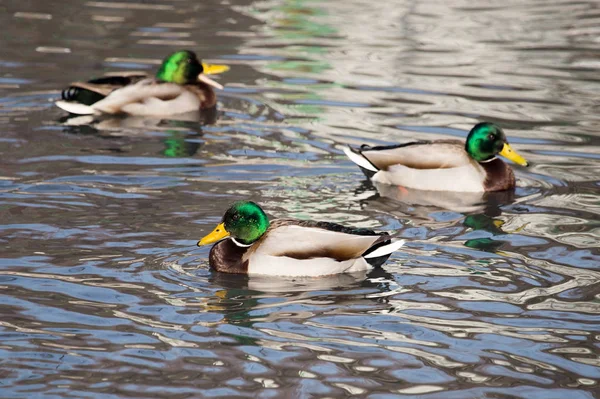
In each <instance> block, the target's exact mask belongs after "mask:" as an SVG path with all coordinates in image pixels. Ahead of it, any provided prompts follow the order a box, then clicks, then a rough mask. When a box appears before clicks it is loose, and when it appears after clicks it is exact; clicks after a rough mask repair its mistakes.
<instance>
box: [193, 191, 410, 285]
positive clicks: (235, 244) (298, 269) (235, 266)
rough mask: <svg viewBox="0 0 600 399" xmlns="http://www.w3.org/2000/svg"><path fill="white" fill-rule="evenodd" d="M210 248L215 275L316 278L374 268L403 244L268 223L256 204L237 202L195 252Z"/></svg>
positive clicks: (352, 232) (312, 225)
mask: <svg viewBox="0 0 600 399" xmlns="http://www.w3.org/2000/svg"><path fill="white" fill-rule="evenodd" d="M212 243H216V244H215V245H214V246H213V247H212V248H211V250H210V255H209V264H210V266H211V268H212V269H214V270H216V271H219V272H224V273H243V274H262V275H276V276H299V277H300V276H311V277H316V276H325V275H331V274H337V273H346V272H356V271H361V270H368V269H370V268H371V267H373V266H379V265H381V264H382V263H383V262H385V260H387V258H388V257H389V256H390V254H391V253H392V252H394V251H395V250H397V249H398V248H400V247H401V246H402V245H403V244H404V241H403V240H397V239H396V238H395V237H393V236H390V235H388V234H387V233H376V232H374V231H372V230H369V229H362V228H349V227H344V226H341V225H339V224H335V223H328V222H314V221H303V220H296V219H275V220H272V221H269V218H268V217H267V215H266V214H265V212H264V211H263V210H262V208H261V207H260V206H259V205H258V204H256V203H254V202H251V201H239V202H235V203H234V204H233V205H231V207H230V208H229V209H228V210H227V212H225V215H224V216H223V219H222V220H221V223H219V225H218V226H217V227H215V229H214V230H213V231H212V232H211V233H210V234H208V235H206V236H205V237H204V238H202V239H201V240H200V241H199V242H198V246H202V245H207V244H212Z"/></svg>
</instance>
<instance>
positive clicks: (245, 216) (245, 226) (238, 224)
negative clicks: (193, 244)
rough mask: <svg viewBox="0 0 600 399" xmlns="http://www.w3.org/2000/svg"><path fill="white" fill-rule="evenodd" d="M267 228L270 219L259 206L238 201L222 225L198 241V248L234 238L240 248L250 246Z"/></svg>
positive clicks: (232, 206)
mask: <svg viewBox="0 0 600 399" xmlns="http://www.w3.org/2000/svg"><path fill="white" fill-rule="evenodd" d="M267 228H269V218H268V217H267V215H266V214H265V212H264V211H263V210H262V208H261V207H260V206H258V204H256V203H254V202H252V201H238V202H235V203H234V204H233V205H231V207H230V208H229V209H228V210H227V212H225V215H224V216H223V219H222V220H221V223H220V224H219V225H218V226H217V227H215V229H214V230H213V231H212V232H211V233H210V234H208V235H206V236H204V237H203V238H202V239H201V240H200V241H198V246H201V245H206V244H212V243H213V242H217V241H219V240H222V239H224V238H227V237H232V239H233V240H234V241H235V243H236V244H238V245H240V246H248V245H251V244H252V243H253V242H255V241H256V240H258V239H259V238H260V237H261V236H262V235H263V234H265V232H266V231H267Z"/></svg>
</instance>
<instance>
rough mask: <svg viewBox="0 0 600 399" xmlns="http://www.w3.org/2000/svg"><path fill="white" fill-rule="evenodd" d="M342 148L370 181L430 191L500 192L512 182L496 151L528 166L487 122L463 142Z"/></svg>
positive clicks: (422, 142)
mask: <svg viewBox="0 0 600 399" xmlns="http://www.w3.org/2000/svg"><path fill="white" fill-rule="evenodd" d="M344 153H345V154H346V155H347V156H348V158H350V160H351V161H352V162H354V163H355V164H357V165H358V166H360V168H361V169H362V170H363V172H364V173H365V175H367V177H369V178H370V179H371V180H372V181H373V182H377V183H384V184H393V185H399V186H404V187H410V188H415V189H419V190H431V191H469V192H483V191H501V190H508V189H511V188H513V187H514V186H515V175H514V173H513V171H512V169H511V168H510V166H508V165H506V164H505V163H504V162H502V160H500V159H499V158H498V157H497V155H501V156H503V157H506V158H508V159H510V160H511V161H513V162H515V163H517V164H519V165H522V166H528V163H527V161H526V160H525V159H524V158H523V157H522V156H520V155H519V154H517V153H516V152H515V151H514V150H513V149H512V148H511V147H510V145H508V143H507V141H506V136H505V135H504V132H503V131H502V129H500V128H499V127H498V126H496V125H494V124H493V123H489V122H482V123H478V124H477V125H475V126H474V127H473V129H471V131H470V132H469V135H468V136H467V141H466V143H465V144H463V143H462V142H460V141H458V140H436V141H418V142H412V143H406V144H399V145H391V146H378V147H370V146H368V145H362V146H361V147H360V149H352V148H350V147H348V148H345V149H344Z"/></svg>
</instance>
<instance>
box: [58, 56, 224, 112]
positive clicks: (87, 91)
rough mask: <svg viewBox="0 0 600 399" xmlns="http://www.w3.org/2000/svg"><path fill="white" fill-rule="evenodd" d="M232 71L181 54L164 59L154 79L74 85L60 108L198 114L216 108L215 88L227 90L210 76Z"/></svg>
mask: <svg viewBox="0 0 600 399" xmlns="http://www.w3.org/2000/svg"><path fill="white" fill-rule="evenodd" d="M228 69H229V67H227V66H225V65H208V64H204V63H202V62H201V61H200V60H198V58H197V57H196V54H194V53H193V52H192V51H187V50H182V51H177V52H175V53H173V54H171V55H169V56H168V57H166V58H165V59H164V60H163V62H162V64H161V66H160V68H159V69H158V71H157V73H156V75H155V76H154V77H149V76H148V75H146V74H143V73H139V72H135V73H117V74H110V75H106V76H104V77H101V78H97V79H92V80H90V81H88V82H75V83H71V85H70V86H69V87H68V88H66V89H65V90H63V92H62V100H61V101H57V102H56V105H57V106H58V107H60V108H62V109H64V110H65V111H67V112H70V113H72V114H78V115H89V114H102V113H104V114H120V113H123V114H129V115H147V116H152V115H155V116H168V115H176V114H183V113H187V112H193V111H198V110H200V109H203V108H211V107H214V106H215V104H216V101H217V100H216V95H215V92H214V91H213V89H212V88H213V87H216V88H219V89H222V88H223V86H221V85H220V84H219V83H217V82H215V81H214V80H212V79H210V78H209V77H208V76H206V75H209V74H213V75H214V74H218V73H222V72H225V71H227V70H228Z"/></svg>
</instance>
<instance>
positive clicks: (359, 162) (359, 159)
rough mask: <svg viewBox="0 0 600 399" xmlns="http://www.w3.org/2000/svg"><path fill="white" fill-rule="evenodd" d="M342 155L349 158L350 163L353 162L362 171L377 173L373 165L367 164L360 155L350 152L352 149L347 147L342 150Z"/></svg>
mask: <svg viewBox="0 0 600 399" xmlns="http://www.w3.org/2000/svg"><path fill="white" fill-rule="evenodd" d="M344 154H346V156H347V157H348V158H350V160H351V161H352V162H354V163H355V164H357V165H358V166H360V167H361V168H363V169H366V170H370V171H371V172H378V171H379V169H377V168H376V167H375V166H373V164H372V163H371V162H369V161H368V160H367V159H366V158H365V157H364V156H363V155H362V154H357V153H356V152H354V151H352V149H351V148H349V147H345V148H344Z"/></svg>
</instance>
